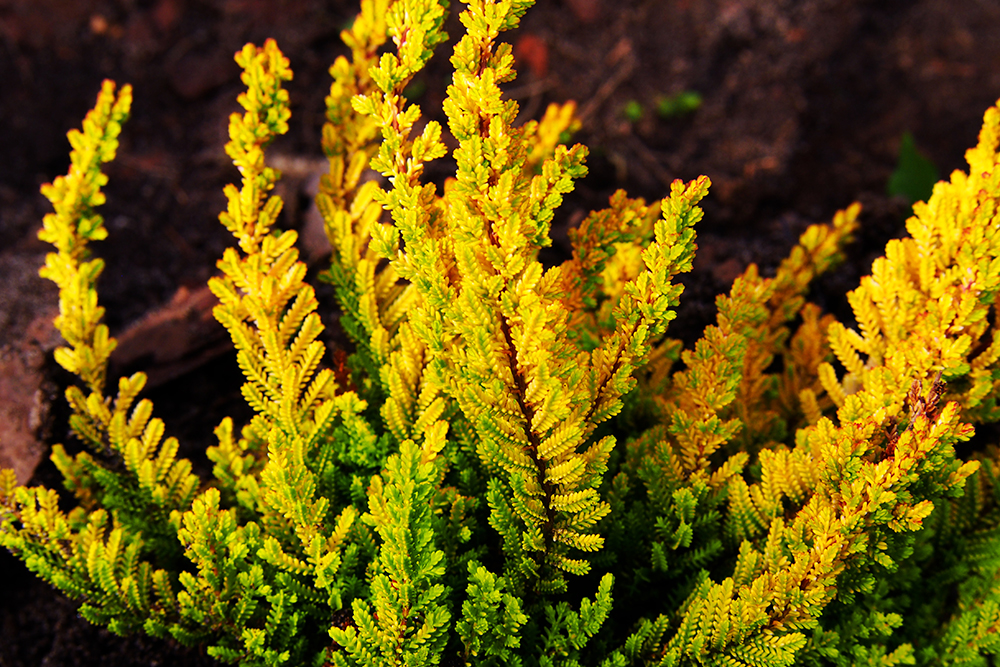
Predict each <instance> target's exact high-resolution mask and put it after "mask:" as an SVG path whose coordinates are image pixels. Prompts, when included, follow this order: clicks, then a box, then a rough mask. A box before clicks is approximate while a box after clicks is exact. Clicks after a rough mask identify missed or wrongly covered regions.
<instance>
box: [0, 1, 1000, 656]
mask: <svg viewBox="0 0 1000 667" xmlns="http://www.w3.org/2000/svg"><path fill="white" fill-rule="evenodd" d="M457 4H458V3H456V5H457ZM456 8H458V7H456ZM355 12H356V5H355V1H354V0H0V37H2V40H3V41H2V44H0V92H2V94H0V127H2V131H0V155H2V157H3V159H2V160H0V272H2V275H0V282H2V283H3V284H4V285H5V286H6V289H7V290H8V291H7V292H6V293H3V294H0V343H7V344H13V343H15V342H16V341H18V340H20V339H21V338H22V337H23V336H25V335H26V331H27V330H28V328H29V326H30V325H31V323H32V322H33V321H36V320H37V318H38V317H39V314H40V313H42V312H43V311H44V309H45V308H51V305H52V304H54V303H55V292H54V289H53V288H52V287H51V286H49V285H47V284H46V283H45V282H44V281H42V280H41V279H39V278H37V276H35V274H34V271H35V267H37V266H38V265H40V264H41V262H42V260H43V257H44V253H45V251H46V247H45V246H44V244H42V243H41V242H39V241H37V240H36V238H35V234H36V231H37V229H38V226H39V224H40V220H41V218H42V216H43V215H44V213H45V212H47V211H48V210H49V209H48V204H47V202H46V201H45V200H44V199H43V198H42V197H41V196H40V195H39V194H38V187H39V186H40V185H41V184H42V183H43V182H46V181H50V180H51V179H52V178H54V177H55V176H56V175H58V174H61V173H64V172H65V170H66V167H67V164H68V157H67V156H68V151H69V146H68V143H67V142H66V140H65V133H66V131H67V130H68V129H69V128H71V127H78V126H79V124H80V120H81V119H82V117H83V115H84V114H85V112H86V110H87V109H88V108H90V106H91V105H92V104H93V101H94V97H95V95H96V92H97V90H98V88H99V86H100V82H101V80H102V79H103V78H112V79H115V80H117V81H119V82H131V83H132V84H133V85H134V88H135V103H134V106H133V113H132V119H131V120H130V121H129V123H128V125H127V126H126V128H125V131H124V133H123V135H122V145H121V150H120V152H119V157H118V159H117V160H116V161H115V162H114V163H113V164H112V165H110V166H109V168H108V170H107V171H108V174H109V176H110V183H109V185H108V187H107V188H106V192H107V197H108V203H107V205H106V206H105V207H104V209H103V214H104V216H105V219H106V221H107V226H108V228H109V232H110V238H109V240H108V241H106V242H104V243H102V244H100V246H99V247H98V248H96V250H97V252H99V253H100V255H101V256H102V257H104V258H105V259H106V261H107V267H108V268H107V269H106V271H105V274H104V276H103V278H102V283H101V285H100V293H101V300H102V303H103V305H104V306H106V307H107V321H108V322H109V324H110V325H111V327H112V332H113V333H115V332H119V331H121V330H122V329H123V328H125V327H126V326H127V325H128V324H129V323H131V322H133V321H135V320H137V319H139V318H140V317H142V316H143V315H144V314H146V313H148V312H149V311H151V310H153V309H155V308H157V307H158V306H160V305H162V304H164V303H165V302H167V301H168V300H169V299H170V298H171V296H172V295H173V294H174V292H175V291H176V290H177V289H178V288H179V287H181V286H185V287H189V288H194V287H197V286H199V285H202V284H203V283H204V282H205V280H206V279H207V278H208V277H209V276H210V275H211V274H212V273H213V271H214V263H215V260H216V259H217V258H218V257H220V256H221V254H222V250H223V248H224V247H225V246H226V244H227V242H228V240H227V233H226V232H225V230H224V229H223V228H222V227H221V226H220V225H219V224H218V223H217V222H216V216H217V213H218V211H220V210H222V208H223V197H222V186H223V185H224V184H225V183H227V182H229V181H232V180H235V179H236V176H237V175H236V172H235V170H234V169H233V168H232V166H231V164H230V163H229V162H228V160H227V158H226V157H225V155H224V153H223V151H222V146H223V144H224V143H225V141H226V138H227V137H226V118H227V116H228V114H229V113H231V112H232V111H235V110H237V108H238V107H237V104H236V101H235V100H236V96H237V94H238V93H239V92H240V90H241V84H240V83H239V80H238V69H237V66H236V65H235V63H234V62H233V60H232V54H233V53H234V52H235V51H236V50H237V49H238V48H239V47H240V46H242V45H243V44H244V43H245V42H247V41H254V42H257V43H261V42H262V41H263V40H264V39H265V38H267V37H274V38H276V39H277V41H278V43H279V45H280V46H281V47H282V49H283V50H284V52H285V54H286V55H287V56H288V57H289V58H290V59H291V63H292V68H293V69H294V71H295V79H294V81H292V82H291V84H290V85H289V89H290V91H291V98H292V104H293V119H292V130H291V131H290V133H289V134H288V135H287V136H286V137H284V138H282V139H281V140H280V141H279V142H277V143H276V144H275V146H274V148H273V153H274V154H276V155H279V156H281V157H283V158H285V159H286V160H289V161H291V162H294V161H295V160H299V162H296V163H295V164H299V163H301V164H305V165H307V167H308V166H309V165H315V164H316V163H317V162H320V161H321V158H322V155H321V152H320V149H319V137H320V127H321V124H322V121H323V97H324V96H325V94H326V92H327V90H328V88H329V79H328V75H327V73H326V70H327V68H328V66H329V64H330V63H332V62H333V59H334V58H335V57H336V56H337V55H338V54H341V53H343V52H345V48H344V47H343V45H342V44H341V42H340V39H339V36H338V35H339V31H340V30H341V29H342V28H343V27H344V26H345V24H346V23H347V22H349V21H350V18H351V17H352V16H353V14H354V13H355ZM451 25H452V29H451V33H452V34H457V33H458V26H457V22H456V21H455V20H454V16H453V17H452V23H451ZM998 34H1000V4H997V3H995V2H992V0H920V1H912V0H907V1H903V0H868V1H865V0H645V1H640V0H624V1H622V0H619V1H618V2H612V0H564V1H562V2H560V1H559V0H539V2H538V6H536V7H535V8H534V9H532V10H531V11H530V12H529V13H528V15H527V17H526V18H525V21H524V23H523V27H522V28H521V29H520V30H519V31H517V32H516V33H513V34H512V35H511V36H510V39H511V40H512V41H513V43H515V45H516V48H517V52H518V54H519V56H520V60H521V67H520V68H519V69H520V71H521V77H520V78H519V79H518V80H517V81H516V82H514V84H512V85H511V87H510V95H511V96H513V97H515V98H517V99H519V100H520V102H521V105H522V110H523V112H522V116H524V117H525V118H529V117H538V116H540V114H541V113H542V112H543V111H544V108H545V106H546V104H547V103H548V102H549V101H564V100H567V99H576V100H578V101H579V102H580V112H581V114H582V115H583V117H584V127H583V130H582V131H581V132H580V133H579V135H578V136H577V137H576V138H577V140H579V141H581V142H583V143H585V144H587V145H588V146H590V148H591V156H590V159H589V165H590V175H589V176H588V177H587V178H585V179H583V180H582V181H581V182H580V183H579V185H578V187H577V190H576V192H575V193H574V194H573V195H571V196H569V197H567V200H566V203H565V205H564V207H563V208H562V209H561V211H560V213H559V218H558V220H557V222H558V224H557V226H556V228H555V236H556V240H557V243H556V253H555V255H554V256H553V257H555V258H558V257H557V256H558V254H559V252H565V243H566V242H565V238H566V237H565V230H566V228H567V226H568V225H571V224H574V223H576V222H578V221H579V220H580V219H581V218H582V217H583V215H584V214H585V212H587V211H589V210H591V209H594V208H599V207H603V206H605V205H606V202H607V198H608V196H609V195H610V194H611V193H612V192H613V191H614V190H615V189H616V188H619V187H624V188H626V189H627V190H628V191H629V192H630V193H631V194H632V195H633V196H644V197H646V198H649V199H655V198H658V197H661V196H662V195H663V194H664V193H665V191H666V189H667V187H668V185H669V183H670V181H672V180H673V179H675V178H683V179H691V178H693V177H695V176H697V175H699V174H707V175H709V176H710V177H711V179H712V181H713V188H712V192H711V194H710V196H709V198H708V199H707V201H706V202H705V209H706V219H705V220H704V222H703V223H702V224H701V225H700V229H699V246H700V251H699V255H698V259H697V262H696V266H695V270H694V272H693V273H692V274H690V275H689V276H687V277H686V278H685V279H684V282H685V285H686V287H687V290H686V292H685V294H684V296H683V301H682V306H681V309H680V312H679V316H678V319H677V321H676V322H675V325H672V329H671V332H672V334H673V335H675V336H679V337H681V338H683V339H684V340H685V341H686V342H688V343H691V342H692V341H693V340H695V339H696V337H697V335H698V334H699V333H700V331H701V330H702V328H703V327H704V326H705V325H706V324H707V323H709V322H710V321H712V318H713V317H714V297H715V295H716V294H718V293H720V292H723V291H726V290H728V288H729V286H730V284H731V282H732V280H733V278H734V277H735V276H736V275H738V274H739V272H741V271H742V270H743V269H744V268H745V267H746V266H747V264H749V263H750V262H757V263H758V265H759V266H760V267H761V269H762V271H763V272H764V274H765V275H767V274H768V273H772V272H773V271H774V269H775V267H776V266H777V264H778V262H780V260H781V258H782V257H784V255H785V254H786V253H787V252H788V250H789V248H790V247H791V246H792V245H793V243H794V242H795V240H796V239H797V237H798V235H799V234H800V233H801V232H802V231H803V230H804V229H805V227H806V226H807V225H808V224H810V223H814V222H822V221H827V220H829V219H830V218H831V217H832V216H833V214H834V213H835V212H836V210H837V209H839V208H844V207H846V206H847V205H849V204H850V203H851V202H853V201H855V200H860V201H861V202H862V203H863V205H864V207H865V209H864V213H863V215H862V229H861V231H860V233H859V235H858V240H857V241H856V243H855V244H854V245H853V246H852V247H851V248H850V256H849V258H848V261H847V262H846V263H845V264H844V265H843V266H842V267H841V268H840V269H838V270H837V271H836V272H835V273H833V274H831V275H829V276H826V277H824V278H822V279H821V280H820V282H819V284H818V285H817V287H816V289H815V290H814V293H813V295H812V296H813V298H814V299H815V300H817V301H818V302H820V303H821V304H822V305H823V306H824V307H826V308H828V309H830V310H833V311H834V312H835V313H837V314H838V316H839V317H841V318H842V319H847V318H849V313H847V312H846V310H845V308H846V298H845V296H844V295H845V293H846V292H847V291H848V290H849V289H851V288H852V287H853V286H855V285H856V284H857V281H858V279H859V277H860V276H861V275H863V274H864V273H866V272H867V269H868V267H869V266H870V263H871V260H872V259H873V258H874V257H875V256H877V255H878V254H880V253H881V250H882V248H883V246H884V244H885V241H886V240H887V239H889V238H891V237H893V236H896V235H900V234H902V233H903V232H904V228H903V221H904V219H905V217H906V214H907V203H906V202H904V201H902V200H899V199H891V198H889V197H888V196H887V195H886V184H887V182H888V179H889V176H890V174H891V173H892V171H893V169H894V168H895V165H896V161H897V156H898V150H899V144H900V138H901V136H902V134H903V132H904V131H909V132H911V133H912V134H913V136H914V137H915V139H916V143H917V146H918V147H919V149H920V150H922V151H923V152H924V153H925V154H926V155H927V156H928V157H929V158H930V159H931V160H932V161H933V162H934V163H935V164H936V165H937V167H938V170H939V172H940V174H942V175H947V174H948V173H950V172H951V171H952V170H953V169H956V168H962V167H964V166H965V165H964V162H963V153H964V151H965V150H966V149H967V148H969V147H970V146H972V145H973V144H974V143H975V141H976V135H977V132H978V128H979V125H980V122H981V119H982V114H983V112H984V111H985V109H986V108H987V107H988V106H989V105H990V104H992V103H993V102H994V101H995V100H996V98H997V97H998V96H1000V39H998V38H997V35H998ZM446 56H447V54H446V53H445V52H444V49H442V52H441V54H440V56H439V57H438V58H437V59H436V60H435V62H434V64H432V67H431V69H430V70H429V71H428V72H427V73H426V74H425V75H423V76H422V78H421V79H420V85H421V86H422V87H423V88H424V90H423V92H422V94H421V95H420V97H419V99H418V100H417V101H418V102H419V103H420V104H421V106H422V107H423V108H424V110H425V111H426V112H428V113H429V114H431V115H434V114H435V113H436V114H437V115H438V116H440V111H436V112H435V111H434V110H435V109H438V110H439V108H440V102H441V100H442V99H443V97H444V94H445V86H446V85H447V81H448V78H447V77H448V72H449V70H448V65H447V57H446ZM682 91H697V92H698V93H700V94H701V96H702V98H703V104H702V106H701V107H700V108H699V109H698V110H697V111H695V112H694V113H692V114H690V115H687V116H684V117H675V118H660V117H658V116H657V115H656V114H655V113H654V112H653V110H654V109H655V107H656V104H657V99H658V98H659V97H661V96H664V95H673V94H676V93H679V92H682ZM632 101H635V102H638V103H639V107H636V108H641V109H642V110H643V111H644V113H643V115H642V117H641V118H639V119H638V120H634V121H630V120H628V119H627V118H626V115H625V113H624V109H625V107H626V105H627V104H628V103H629V102H632ZM633 107H635V105H633ZM446 168H447V164H446V163H444V162H442V167H441V174H433V175H434V176H436V177H440V175H442V174H443V173H445V169H446ZM289 171H290V172H292V173H291V177H290V178H289V179H287V180H286V185H285V186H284V194H285V195H286V199H287V200H288V201H289V205H288V207H287V209H286V213H285V220H284V222H283V224H284V225H285V226H290V227H302V226H303V225H304V224H305V221H306V220H307V218H308V216H307V215H306V211H307V209H308V205H309V200H308V196H307V193H308V184H309V181H310V179H311V178H312V177H313V174H312V173H311V172H310V170H309V169H308V168H307V169H304V170H299V171H296V170H295V169H291V170H289ZM12 286H14V287H12ZM11 290H13V291H11ZM0 292H2V289H0ZM231 361H232V360H231V359H230V358H228V357H222V358H220V359H218V360H216V361H215V362H212V363H210V364H208V365H205V366H202V367H201V368H199V369H197V370H195V371H192V372H191V373H189V374H187V375H185V376H183V377H181V378H177V379H174V380H172V381H170V382H167V383H165V384H162V385H161V386H160V387H159V388H158V389H156V391H155V392H154V393H153V396H152V397H153V399H154V402H155V403H156V406H157V410H158V414H159V415H160V416H162V417H164V419H165V420H166V421H167V424H168V429H170V432H171V433H173V434H175V435H178V436H179V437H181V438H182V440H183V441H184V442H185V444H186V446H187V449H188V451H187V454H188V455H190V456H194V457H195V458H197V457H198V456H199V455H198V451H200V450H201V449H203V447H204V446H205V445H206V444H208V443H209V442H210V440H211V428H212V426H214V424H215V423H217V422H218V420H219V418H220V417H221V415H223V414H225V413H226V412H232V411H233V410H240V409H243V408H240V406H239V401H238V396H237V398H236V399H234V390H235V388H236V387H238V384H239V378H238V374H236V373H233V372H232V371H231V370H225V369H232V368H233V367H234V364H232V363H231ZM54 380H55V381H56V382H58V381H59V378H58V376H54ZM192 388H197V391H198V396H197V398H198V400H197V401H196V402H192V401H191V396H192V392H193V391H194V390H193V389H192ZM193 404H197V405H198V406H203V405H212V404H215V405H214V406H213V411H212V414H210V415H205V414H204V413H201V412H195V411H193V410H192V409H191V407H190V406H191V405H193ZM216 408H217V409H216ZM56 413H58V410H56ZM244 414H245V412H244ZM48 431H49V432H50V433H52V434H54V435H53V436H52V438H51V439H52V440H53V441H56V442H58V441H63V440H65V439H66V432H65V427H64V426H62V425H60V423H59V421H58V419H56V421H55V422H54V423H51V424H49V426H48ZM201 460H203V457H202V459H201ZM34 481H35V482H45V483H47V484H54V483H56V482H57V478H56V475H55V473H54V470H53V469H52V468H51V466H50V465H43V466H41V467H39V469H38V471H37V472H36V475H35V479H34ZM0 582H2V584H0V588H2V590H3V592H4V595H3V596H2V597H0V667H15V666H16V667H21V666H34V665H43V664H44V665H47V666H49V667H57V666H59V667H63V666H67V667H68V666H70V665H93V664H101V665H102V666H104V667H122V666H125V665H135V666H138V665H167V664H186V665H188V664H208V663H210V662H211V661H210V660H209V659H208V658H207V657H204V655H202V654H200V653H198V651H196V650H187V649H182V648H180V647H177V646H175V645H172V644H169V643H166V642H160V641H153V640H150V639H148V638H145V637H131V638H124V639H122V638H117V637H114V636H113V635H110V634H109V633H108V632H106V631H105V630H102V629H98V628H95V627H93V626H90V625H89V624H87V623H86V622H85V621H83V620H82V619H80V618H79V617H78V616H77V614H76V604H75V603H73V602H71V601H69V600H67V599H65V598H63V597H62V596H61V595H59V594H57V593H55V592H53V591H52V590H51V589H50V588H49V587H48V586H47V585H45V584H43V583H40V582H39V581H37V580H36V579H34V578H33V576H32V575H30V574H29V573H28V572H27V571H26V570H25V569H24V568H23V566H22V565H21V564H20V563H19V561H16V560H15V559H13V558H12V557H11V556H9V555H8V554H6V553H2V554H0Z"/></svg>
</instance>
